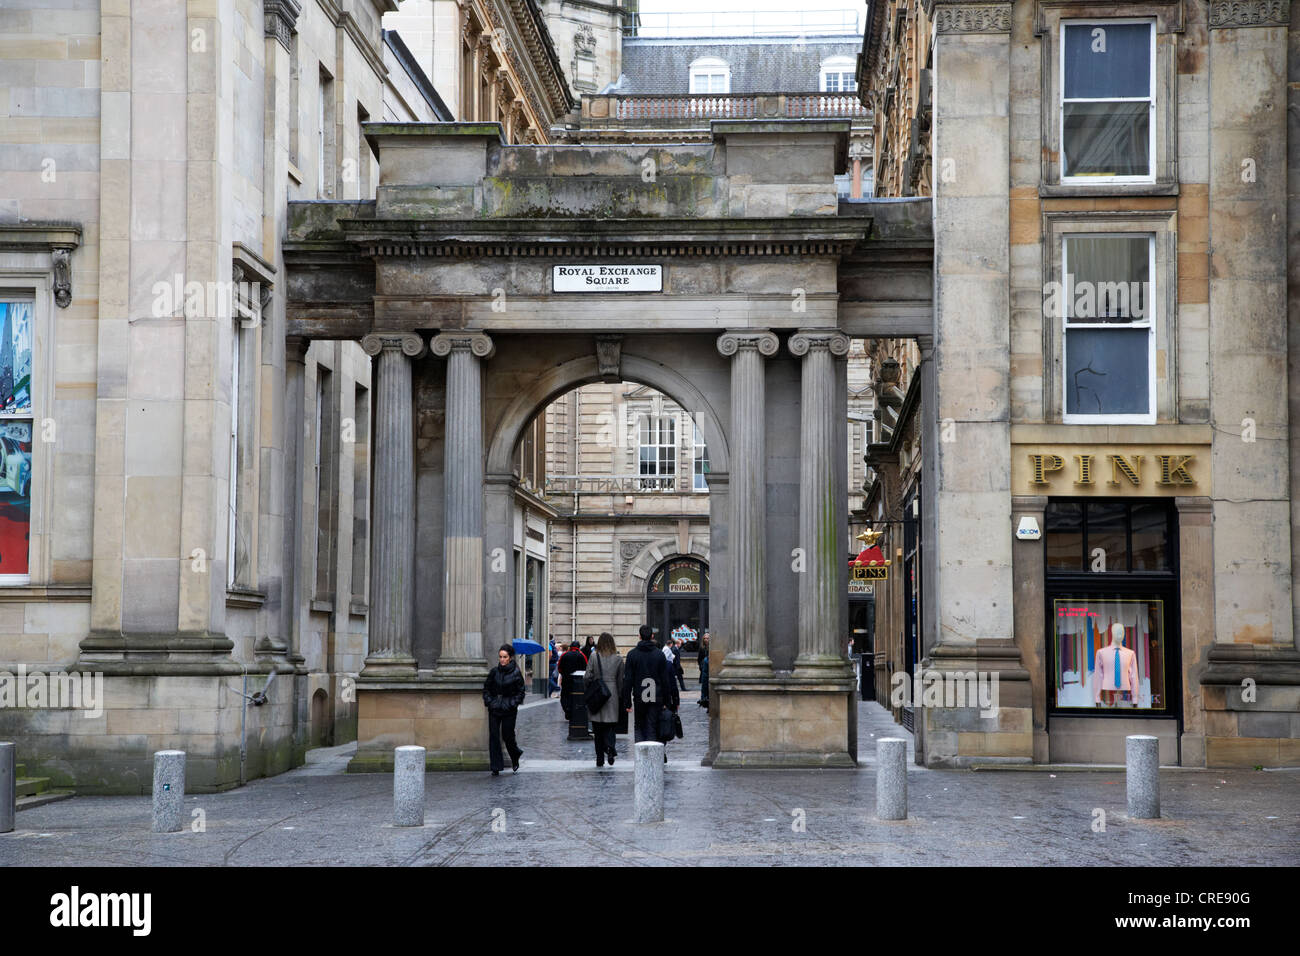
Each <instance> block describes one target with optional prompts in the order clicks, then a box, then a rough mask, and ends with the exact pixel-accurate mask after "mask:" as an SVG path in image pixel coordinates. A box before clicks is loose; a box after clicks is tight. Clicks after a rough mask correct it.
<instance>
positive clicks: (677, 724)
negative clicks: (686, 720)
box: [673, 711, 682, 740]
mask: <svg viewBox="0 0 1300 956" xmlns="http://www.w3.org/2000/svg"><path fill="white" fill-rule="evenodd" d="M673 736H674V737H676V738H677V739H678V740H681V739H682V718H681V717H680V716H678V714H677V711H673Z"/></svg>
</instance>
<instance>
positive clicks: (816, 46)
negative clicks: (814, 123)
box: [615, 34, 861, 93]
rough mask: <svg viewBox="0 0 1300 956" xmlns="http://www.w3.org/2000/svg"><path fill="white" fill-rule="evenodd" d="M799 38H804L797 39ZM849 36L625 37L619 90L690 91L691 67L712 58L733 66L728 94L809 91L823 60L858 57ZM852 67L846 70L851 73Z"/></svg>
mask: <svg viewBox="0 0 1300 956" xmlns="http://www.w3.org/2000/svg"><path fill="white" fill-rule="evenodd" d="M800 41H802V42H800ZM860 46H861V41H860V40H859V39H858V38H857V37H856V36H854V35H853V34H838V35H836V36H823V37H797V36H784V37H780V36H773V37H674V38H660V37H624V38H623V76H622V77H621V78H620V83H619V84H618V85H616V87H615V89H616V90H617V91H618V92H620V93H689V92H690V87H691V83H690V65H691V63H692V62H693V61H694V60H697V59H699V58H700V57H705V56H712V57H717V58H718V59H720V60H724V61H726V63H727V64H728V65H729V66H730V67H731V92H732V93H807V92H813V91H816V90H817V89H818V86H819V78H820V75H821V64H822V61H823V60H824V59H826V58H827V57H831V56H847V57H849V58H850V59H854V58H856V56H857V54H858V51H859V48H860ZM852 71H853V67H852V66H850V67H849V68H848V72H850V73H851V72H852Z"/></svg>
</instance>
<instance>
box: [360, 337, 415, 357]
mask: <svg viewBox="0 0 1300 956" xmlns="http://www.w3.org/2000/svg"><path fill="white" fill-rule="evenodd" d="M424 348H425V346H424V338H423V337H422V336H419V335H416V334H415V333H414V332H371V333H370V334H369V335H365V336H362V338H361V349H362V351H363V352H365V353H366V354H367V355H369V356H370V357H371V358H374V357H375V356H377V355H378V354H379V353H380V352H382V351H384V350H385V349H391V350H397V349H401V350H402V354H403V355H405V356H407V357H408V358H413V359H417V358H422V357H423V356H424V354H425V352H424Z"/></svg>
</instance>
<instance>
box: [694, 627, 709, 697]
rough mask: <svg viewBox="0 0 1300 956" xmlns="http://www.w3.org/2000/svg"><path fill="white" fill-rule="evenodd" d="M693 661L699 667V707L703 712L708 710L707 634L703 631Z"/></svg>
mask: <svg viewBox="0 0 1300 956" xmlns="http://www.w3.org/2000/svg"><path fill="white" fill-rule="evenodd" d="M695 660H696V661H697V662H698V663H699V665H700V700H699V705H700V706H701V707H703V708H704V709H705V710H708V709H709V632H708V631H705V632H704V636H703V637H701V638H700V650H699V653H697V654H696V655H695Z"/></svg>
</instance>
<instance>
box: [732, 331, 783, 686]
mask: <svg viewBox="0 0 1300 956" xmlns="http://www.w3.org/2000/svg"><path fill="white" fill-rule="evenodd" d="M778 347H779V343H778V342H777V338H776V336H775V335H773V334H772V333H771V332H765V331H749V330H742V331H736V332H726V333H724V334H723V335H721V336H720V337H719V338H718V351H719V352H721V353H722V354H723V355H724V356H727V357H730V358H731V472H730V474H731V487H730V500H729V502H728V503H729V505H730V508H729V511H728V515H729V518H730V521H729V526H728V530H729V532H730V535H731V537H730V541H729V543H728V549H729V551H730V565H731V575H730V579H729V581H728V584H729V588H728V590H729V591H730V599H731V615H730V617H731V620H730V623H729V627H728V631H729V633H728V634H727V636H726V641H727V656H726V657H725V658H724V659H723V662H722V669H721V671H720V672H719V674H718V677H719V678H721V677H723V676H724V674H725V676H726V677H728V678H735V677H770V676H771V674H772V659H771V658H770V657H768V656H767V605H766V600H767V594H766V576H765V575H766V563H765V562H764V560H763V554H764V551H765V550H766V548H765V542H764V525H765V522H766V517H767V495H766V485H765V483H766V480H767V461H766V458H767V445H766V437H765V433H764V430H765V428H766V424H767V420H766V411H765V409H766V405H765V393H766V390H765V381H764V377H765V374H766V369H765V367H764V365H765V363H764V358H765V357H770V356H773V355H775V354H776V350H777V348H778Z"/></svg>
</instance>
